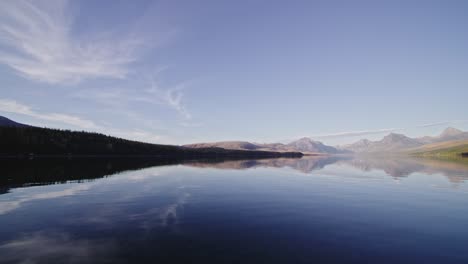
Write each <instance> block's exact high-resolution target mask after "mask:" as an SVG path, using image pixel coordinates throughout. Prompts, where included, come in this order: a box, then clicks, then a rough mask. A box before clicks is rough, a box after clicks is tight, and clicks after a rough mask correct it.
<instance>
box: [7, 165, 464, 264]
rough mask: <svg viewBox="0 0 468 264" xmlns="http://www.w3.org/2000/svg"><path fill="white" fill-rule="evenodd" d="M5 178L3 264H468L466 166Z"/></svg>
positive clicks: (81, 172)
mask: <svg viewBox="0 0 468 264" xmlns="http://www.w3.org/2000/svg"><path fill="white" fill-rule="evenodd" d="M155 165H157V166H155ZM0 177H1V187H0V256H1V257H0V263H148V262H149V263H418V262H419V263H468V250H467V249H468V229H467V228H466V225H467V223H468V206H467V204H468V186H467V179H468V167H467V166H466V165H465V164H463V163H461V164H460V163H451V162H443V161H433V160H412V159H396V158H385V159H382V158H337V157H328V158H302V159H272V160H243V161H226V162H185V163H184V164H177V163H175V164H174V162H169V161H167V162H163V163H162V164H161V163H157V164H155V163H154V162H149V161H138V162H136V161H128V160H127V161H112V160H85V161H83V160H82V161H73V160H67V161H57V160H54V161H41V160H34V161H15V162H12V161H8V162H3V163H2V170H1V176H0ZM67 179H73V180H72V181H67Z"/></svg>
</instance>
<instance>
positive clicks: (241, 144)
mask: <svg viewBox="0 0 468 264" xmlns="http://www.w3.org/2000/svg"><path fill="white" fill-rule="evenodd" d="M184 147H188V148H226V149H238V150H264V151H277V152H291V151H294V152H295V151H298V152H302V153H305V154H344V153H349V151H348V150H345V149H337V148H335V147H332V146H328V145H325V144H323V143H322V142H320V141H314V140H312V139H310V138H306V137H304V138H301V139H298V140H295V141H292V142H290V143H288V144H283V143H266V144H265V143H251V142H246V141H221V142H213V143H197V144H189V145H184Z"/></svg>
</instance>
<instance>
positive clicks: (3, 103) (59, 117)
mask: <svg viewBox="0 0 468 264" xmlns="http://www.w3.org/2000/svg"><path fill="white" fill-rule="evenodd" d="M0 112H4V113H13V114H20V115H25V116H29V117H32V118H35V119H38V120H41V121H42V125H41V126H46V127H50V124H49V123H48V122H57V123H62V124H66V125H71V126H74V127H77V128H80V129H85V130H87V131H94V132H100V133H104V134H108V135H113V136H116V137H121V138H125V139H131V140H138V141H143V142H150V143H162V142H164V143H175V141H174V140H173V139H171V138H169V137H165V136H162V135H160V134H155V133H153V132H151V131H145V130H141V129H119V128H115V127H112V126H110V125H105V126H104V125H101V124H96V123H95V122H94V121H92V120H89V119H85V118H82V117H79V116H76V115H67V114H59V113H48V112H39V111H37V110H34V109H33V108H32V107H30V106H28V105H25V104H23V103H20V102H17V101H15V100H10V99H0Z"/></svg>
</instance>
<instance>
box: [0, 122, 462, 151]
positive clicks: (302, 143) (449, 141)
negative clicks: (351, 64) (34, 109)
mask: <svg viewBox="0 0 468 264" xmlns="http://www.w3.org/2000/svg"><path fill="white" fill-rule="evenodd" d="M0 127H3V128H31V129H30V130H32V129H36V128H35V127H32V126H29V125H25V124H21V123H18V122H15V121H13V120H10V119H8V118H6V117H3V116H0ZM28 131H29V130H28ZM48 131H51V130H48ZM34 133H45V132H42V131H39V130H37V129H36V130H34ZM57 133H58V132H57ZM60 133H62V132H60ZM51 134H54V133H51ZM62 134H63V133H62ZM4 136H5V135H4ZM4 136H3V137H4ZM62 136H65V135H62ZM66 136H69V135H66ZM103 141H105V140H103ZM129 142H130V141H129ZM148 145H151V144H148ZM465 145H468V132H464V131H461V130H459V129H456V128H453V127H448V128H446V129H445V130H444V131H442V133H441V134H439V135H438V136H433V137H431V136H424V137H418V138H411V137H408V136H406V135H403V134H397V133H390V134H388V135H386V136H385V137H383V138H382V139H381V140H377V141H371V140H368V139H361V140H359V141H357V142H355V143H353V144H348V145H343V146H337V147H333V146H329V145H325V144H323V143H322V142H320V141H315V140H312V139H310V138H307V137H303V138H300V139H298V140H294V141H292V142H290V143H286V144H284V143H252V142H247V141H221V142H212V143H196V144H189V145H184V146H171V147H175V148H180V147H182V149H186V150H190V149H192V150H194V151H197V149H198V150H199V151H206V150H207V149H213V148H217V149H224V150H236V151H239V150H240V151H263V152H279V153H285V152H301V153H304V154H314V155H322V154H326V155H333V154H350V153H395V152H415V151H417V152H418V153H422V152H425V151H426V150H430V151H433V152H434V153H439V152H438V151H439V150H438V149H447V148H452V149H453V148H454V151H459V150H460V149H461V150H463V152H462V153H465V147H464V146H465ZM153 146H154V144H153ZM161 146H162V145H161ZM459 146H463V147H462V148H460V147H459ZM153 148H154V147H153ZM218 151H219V150H218ZM250 154H252V153H250Z"/></svg>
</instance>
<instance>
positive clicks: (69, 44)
mask: <svg viewBox="0 0 468 264" xmlns="http://www.w3.org/2000/svg"><path fill="white" fill-rule="evenodd" d="M72 25H73V14H71V13H70V12H69V8H68V1H66V0H50V1H27V0H15V1H3V2H2V8H1V9H0V36H1V37H0V63H4V64H6V65H8V66H10V67H11V68H13V69H15V70H16V71H17V72H18V73H19V74H21V75H22V76H24V77H27V78H29V79H32V80H36V81H42V82H47V83H70V82H72V83H76V82H79V81H81V80H83V79H87V78H96V77H110V78H124V77H125V76H126V75H127V73H128V65H129V64H130V63H131V62H133V61H134V60H136V54H135V51H136V49H137V47H139V46H140V44H141V42H140V41H138V40H137V39H136V38H135V37H134V36H132V37H130V36H129V37H128V38H123V39H122V38H119V39H115V38H114V39H103V38H95V39H92V38H85V37H82V38H77V37H76V36H73V35H72V33H71V32H72Z"/></svg>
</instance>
